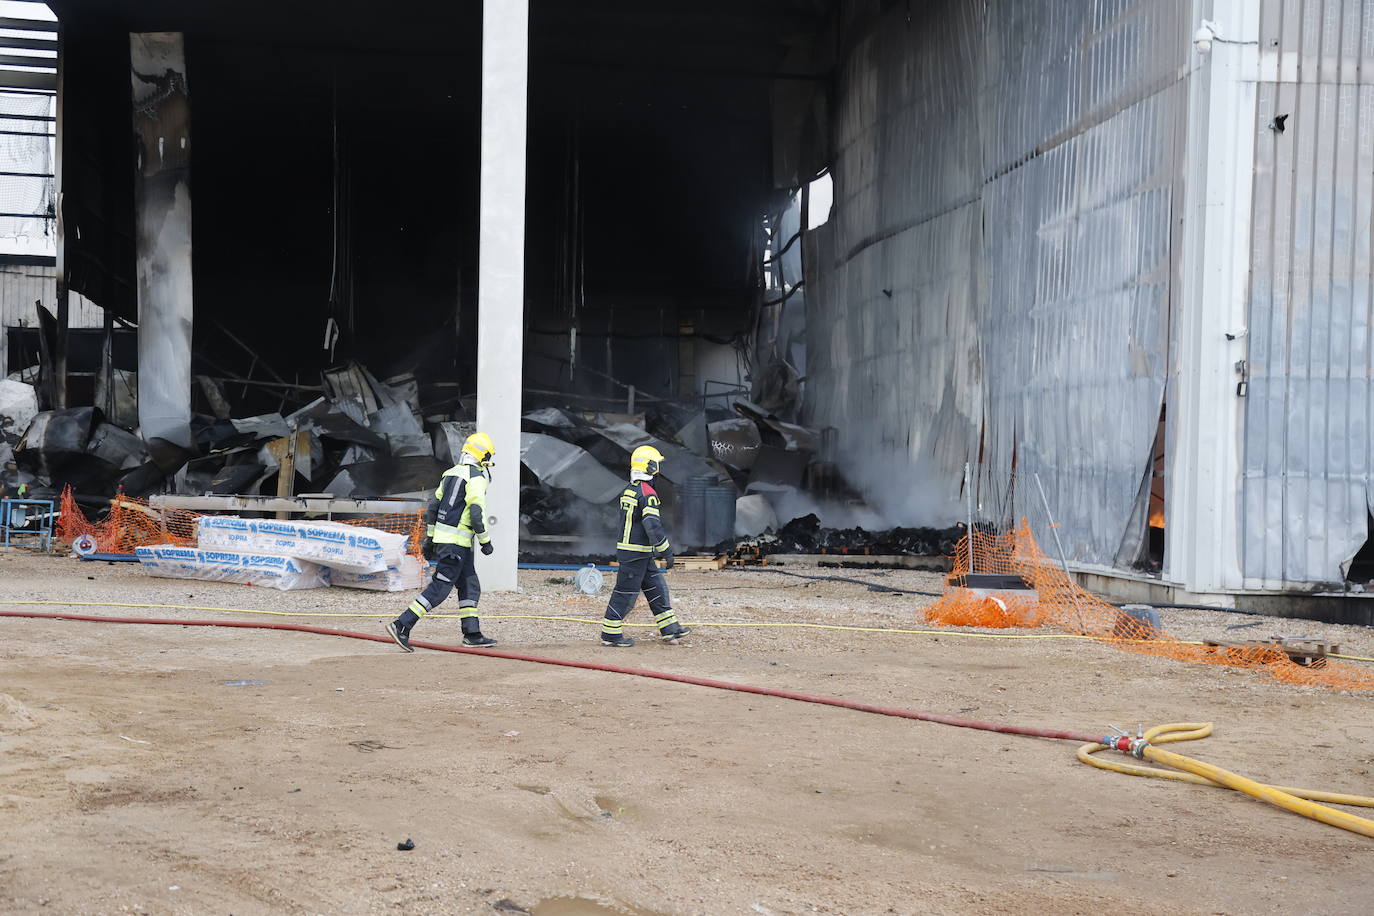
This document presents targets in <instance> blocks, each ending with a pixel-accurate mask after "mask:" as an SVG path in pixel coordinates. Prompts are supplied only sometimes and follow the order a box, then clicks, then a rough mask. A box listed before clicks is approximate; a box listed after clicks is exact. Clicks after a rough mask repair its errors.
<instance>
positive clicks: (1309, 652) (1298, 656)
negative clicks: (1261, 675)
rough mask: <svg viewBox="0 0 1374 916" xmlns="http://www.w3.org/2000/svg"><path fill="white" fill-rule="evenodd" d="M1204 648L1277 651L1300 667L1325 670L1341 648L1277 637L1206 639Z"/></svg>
mask: <svg viewBox="0 0 1374 916" xmlns="http://www.w3.org/2000/svg"><path fill="white" fill-rule="evenodd" d="M1202 644H1203V645H1204V646H1210V647H1213V648H1218V649H1253V648H1257V647H1258V648H1264V649H1277V650H1279V651H1280V652H1282V653H1284V654H1285V655H1287V656H1288V657H1289V658H1290V659H1292V660H1293V661H1294V662H1296V663H1297V664H1299V665H1304V666H1306V667H1308V668H1325V667H1326V657H1327V656H1328V655H1335V654H1339V653H1340V651H1341V647H1340V646H1339V645H1336V644H1335V643H1326V642H1322V641H1321V640H1317V639H1293V638H1291V637H1288V638H1286V637H1283V636H1275V637H1273V638H1271V639H1251V640H1246V641H1244V642H1230V641H1227V640H1223V639H1204V640H1203V641H1202Z"/></svg>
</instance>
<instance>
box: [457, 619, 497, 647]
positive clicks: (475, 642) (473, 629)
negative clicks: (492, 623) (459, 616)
mask: <svg viewBox="0 0 1374 916" xmlns="http://www.w3.org/2000/svg"><path fill="white" fill-rule="evenodd" d="M463 645H465V646H474V647H477V648H482V647H484V646H494V645H496V640H494V639H492V638H491V637H490V636H483V635H482V622H481V621H480V620H478V619H477V618H476V617H464V618H463Z"/></svg>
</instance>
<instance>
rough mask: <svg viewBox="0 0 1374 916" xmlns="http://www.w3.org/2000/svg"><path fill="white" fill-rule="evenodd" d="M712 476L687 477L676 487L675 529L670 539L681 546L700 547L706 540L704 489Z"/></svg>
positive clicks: (709, 484)
mask: <svg viewBox="0 0 1374 916" xmlns="http://www.w3.org/2000/svg"><path fill="white" fill-rule="evenodd" d="M715 481H716V479H715V478H714V477H705V476H702V477H688V478H687V482H686V483H684V484H683V485H682V486H680V487H678V489H677V498H678V506H677V530H676V531H673V532H670V539H671V540H672V541H674V542H675V543H678V544H681V545H682V546H683V547H700V546H701V545H702V544H706V543H708V541H707V540H706V491H707V489H709V488H710V486H711V484H713V483H715Z"/></svg>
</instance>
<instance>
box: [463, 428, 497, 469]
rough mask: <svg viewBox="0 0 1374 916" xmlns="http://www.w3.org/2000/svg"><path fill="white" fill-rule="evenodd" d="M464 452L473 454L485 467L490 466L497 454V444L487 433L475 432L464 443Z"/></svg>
mask: <svg viewBox="0 0 1374 916" xmlns="http://www.w3.org/2000/svg"><path fill="white" fill-rule="evenodd" d="M463 454H465V455H471V456H472V457H473V458H475V459H477V463H478V464H480V465H481V466H482V467H484V468H485V467H490V466H491V459H492V458H493V457H495V455H496V444H495V443H494V442H492V441H491V436H488V435H487V434H486V433H473V434H472V435H471V436H468V438H467V441H466V442H464V443H463Z"/></svg>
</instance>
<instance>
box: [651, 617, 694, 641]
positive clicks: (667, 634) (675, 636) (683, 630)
mask: <svg viewBox="0 0 1374 916" xmlns="http://www.w3.org/2000/svg"><path fill="white" fill-rule="evenodd" d="M690 632H692V628H691V627H684V626H683V625H682V624H680V623H678V622H677V621H673V622H672V623H670V624H668V625H667V626H666V627H664V628H663V629H661V630H659V631H658V635H659V636H661V637H662V638H663V641H664V642H677V641H678V640H679V639H681V638H682V637H684V636H686V635H687V634H688V633H690Z"/></svg>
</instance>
